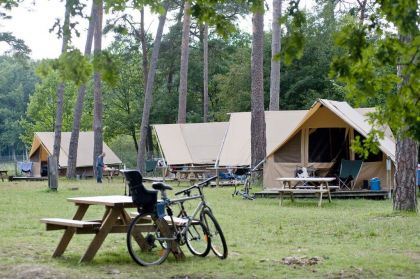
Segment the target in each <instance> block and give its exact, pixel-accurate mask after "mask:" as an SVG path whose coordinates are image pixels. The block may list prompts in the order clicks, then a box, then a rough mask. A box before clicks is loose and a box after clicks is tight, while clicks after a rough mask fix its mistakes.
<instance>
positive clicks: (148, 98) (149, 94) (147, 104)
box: [137, 5, 167, 173]
mask: <svg viewBox="0 0 420 279" xmlns="http://www.w3.org/2000/svg"><path fill="white" fill-rule="evenodd" d="M166 10H167V6H166V5H165V12H164V14H162V15H161V16H160V17H159V25H158V29H157V32H156V37H155V42H154V45H153V51H152V58H151V61H150V68H149V74H148V76H147V87H146V91H145V94H144V105H143V116H142V119H141V127H140V144H139V150H138V153H137V168H138V169H139V170H140V172H141V173H143V172H144V165H145V157H146V156H145V155H146V154H145V153H146V139H147V137H148V132H149V118H150V109H151V107H152V101H153V84H154V81H155V74H156V68H157V62H158V57H159V49H160V43H161V41H162V33H163V27H164V26H165V21H166Z"/></svg>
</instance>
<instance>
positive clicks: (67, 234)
mask: <svg viewBox="0 0 420 279" xmlns="http://www.w3.org/2000/svg"><path fill="white" fill-rule="evenodd" d="M78 206H79V207H78V208H77V211H76V213H75V214H74V216H73V220H82V218H83V216H85V213H86V211H87V209H88V207H89V205H88V204H79V205H78ZM75 232H76V228H70V227H69V228H67V229H66V230H65V231H64V234H63V236H62V237H61V240H60V242H59V243H58V245H57V248H55V251H54V254H53V258H56V257H59V256H61V255H62V254H63V253H64V251H66V248H67V246H68V245H69V243H70V240H71V239H72V238H73V235H74V233H75Z"/></svg>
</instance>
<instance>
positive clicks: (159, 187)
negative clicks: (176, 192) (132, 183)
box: [152, 182, 172, 191]
mask: <svg viewBox="0 0 420 279" xmlns="http://www.w3.org/2000/svg"><path fill="white" fill-rule="evenodd" d="M152 188H153V189H155V190H159V191H162V190H172V187H171V186H169V185H168V184H165V183H163V182H153V184H152Z"/></svg>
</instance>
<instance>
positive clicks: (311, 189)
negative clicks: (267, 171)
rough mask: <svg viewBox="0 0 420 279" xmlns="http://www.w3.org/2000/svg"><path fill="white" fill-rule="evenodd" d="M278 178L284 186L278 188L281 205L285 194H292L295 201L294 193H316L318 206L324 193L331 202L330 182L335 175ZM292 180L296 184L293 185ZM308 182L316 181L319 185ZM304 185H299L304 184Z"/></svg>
mask: <svg viewBox="0 0 420 279" xmlns="http://www.w3.org/2000/svg"><path fill="white" fill-rule="evenodd" d="M276 180H278V181H281V182H282V184H283V187H282V188H281V189H276V191H277V192H278V194H279V198H280V205H282V204H283V197H284V196H285V195H288V196H290V198H291V200H292V202H294V196H293V195H294V194H315V195H318V196H319V201H318V207H320V206H321V204H322V197H323V194H327V195H328V200H329V202H331V193H330V186H329V185H328V182H331V181H334V180H335V177H280V178H277V179H276ZM292 182H294V183H295V185H292ZM308 182H312V183H313V182H316V183H319V185H306V183H308ZM302 183H303V185H299V184H302Z"/></svg>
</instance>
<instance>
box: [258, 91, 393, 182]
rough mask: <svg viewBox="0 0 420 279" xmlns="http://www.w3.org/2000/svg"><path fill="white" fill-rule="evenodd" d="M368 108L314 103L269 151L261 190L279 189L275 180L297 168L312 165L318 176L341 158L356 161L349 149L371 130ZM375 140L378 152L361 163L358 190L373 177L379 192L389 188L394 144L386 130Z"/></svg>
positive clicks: (329, 170)
mask: <svg viewBox="0 0 420 279" xmlns="http://www.w3.org/2000/svg"><path fill="white" fill-rule="evenodd" d="M370 111H372V109H359V110H358V109H353V108H352V107H351V106H350V105H349V104H348V103H346V102H336V101H330V100H323V99H321V100H318V101H317V102H316V103H315V104H314V105H313V106H312V107H311V109H310V110H309V111H308V112H307V113H306V114H305V116H304V117H303V118H302V119H301V120H300V122H299V123H298V124H297V125H296V126H295V128H294V129H293V130H292V131H291V132H290V133H289V134H288V135H287V136H286V137H285V138H284V139H283V140H282V141H279V142H278V145H277V147H276V148H274V150H272V151H271V152H270V153H269V154H268V156H267V158H266V162H265V165H264V188H265V189H270V188H278V187H280V184H279V181H276V178H278V177H290V176H294V171H295V169H296V167H297V166H312V167H314V168H316V169H319V170H320V171H321V173H320V175H326V174H328V173H331V170H332V168H337V167H340V166H339V164H340V161H341V159H350V160H355V159H359V158H358V155H357V154H355V153H354V152H353V151H352V150H351V148H350V142H351V140H352V139H354V138H355V137H356V136H361V137H362V138H363V137H366V136H367V134H368V133H369V131H370V130H371V129H372V127H371V125H369V123H368V122H367V116H366V115H365V114H366V113H367V112H370ZM385 134H386V136H385V138H384V139H381V140H379V149H380V152H379V154H377V155H374V154H370V155H369V158H368V159H367V160H364V162H363V165H362V168H361V171H360V174H359V177H358V179H357V181H356V182H355V183H356V186H355V188H356V189H357V188H361V187H362V185H363V180H370V179H371V178H374V177H377V178H379V179H380V180H381V186H382V189H390V187H391V184H392V179H391V178H392V177H393V173H394V166H393V164H391V163H388V169H389V170H390V171H389V172H387V162H386V161H387V158H389V162H395V142H394V140H393V138H392V136H391V135H390V132H389V130H388V131H386V133H385Z"/></svg>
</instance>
